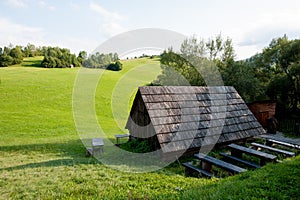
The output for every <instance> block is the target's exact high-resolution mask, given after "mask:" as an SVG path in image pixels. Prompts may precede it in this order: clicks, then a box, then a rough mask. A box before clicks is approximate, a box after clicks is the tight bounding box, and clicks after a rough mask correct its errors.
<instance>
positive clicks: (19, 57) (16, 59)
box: [9, 46, 23, 65]
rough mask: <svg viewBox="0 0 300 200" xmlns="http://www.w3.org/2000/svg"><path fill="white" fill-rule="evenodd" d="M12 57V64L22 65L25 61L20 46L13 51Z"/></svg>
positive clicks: (11, 52)
mask: <svg viewBox="0 0 300 200" xmlns="http://www.w3.org/2000/svg"><path fill="white" fill-rule="evenodd" d="M9 55H10V56H11V57H12V59H13V60H12V64H13V65H14V64H20V63H21V62H22V61H23V53H22V50H21V47H20V46H16V47H14V48H13V49H11V51H10V54H9Z"/></svg>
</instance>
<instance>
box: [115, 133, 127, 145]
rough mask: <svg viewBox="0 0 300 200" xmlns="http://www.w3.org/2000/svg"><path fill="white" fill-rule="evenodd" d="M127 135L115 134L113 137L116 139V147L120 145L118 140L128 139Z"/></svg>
mask: <svg viewBox="0 0 300 200" xmlns="http://www.w3.org/2000/svg"><path fill="white" fill-rule="evenodd" d="M129 136H130V135H129V134H115V137H116V139H117V144H116V145H117V146H118V145H120V144H121V143H120V139H121V138H129Z"/></svg>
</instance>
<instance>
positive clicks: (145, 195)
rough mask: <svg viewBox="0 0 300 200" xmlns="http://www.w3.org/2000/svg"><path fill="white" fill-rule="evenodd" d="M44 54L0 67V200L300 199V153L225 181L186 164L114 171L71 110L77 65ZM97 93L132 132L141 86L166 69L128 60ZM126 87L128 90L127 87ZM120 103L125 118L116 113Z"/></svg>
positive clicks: (117, 124) (114, 129) (105, 116)
mask: <svg viewBox="0 0 300 200" xmlns="http://www.w3.org/2000/svg"><path fill="white" fill-rule="evenodd" d="M41 59H42V58H41V57H35V58H26V59H25V60H24V62H23V63H22V64H21V65H15V66H11V67H6V68H0V100H1V103H0V111H1V114H0V199H264V198H265V199H297V198H298V197H299V196H300V194H299V186H300V185H299V183H300V168H299V166H300V158H299V156H298V157H296V158H294V159H287V160H285V161H283V163H279V164H275V165H274V164H273V165H267V166H266V167H263V168H262V169H260V170H256V171H250V172H246V173H244V174H242V175H238V176H234V177H229V178H225V179H222V180H217V179H213V180H208V179H198V178H192V177H185V176H184V173H183V169H182V168H181V167H179V166H180V165H176V163H175V164H173V165H174V166H175V168H176V170H173V169H172V166H171V167H167V168H166V169H162V170H159V171H156V172H151V173H145V174H134V173H125V172H120V171H116V170H113V169H110V168H108V167H106V166H104V165H102V164H101V163H99V162H98V161H97V160H95V159H93V158H90V157H85V147H84V146H83V144H82V142H81V140H80V139H79V136H78V133H77V131H76V128H75V123H74V120H73V113H72V93H73V86H74V82H75V80H76V76H77V73H78V71H79V69H78V68H74V69H69V68H68V69H45V68H40V67H39V64H40V62H41ZM122 63H123V70H122V71H119V72H113V71H105V72H103V74H102V77H101V79H100V81H99V84H98V87H97V90H96V94H95V108H96V113H97V117H98V121H99V123H100V124H101V126H102V128H103V130H105V133H106V134H107V135H108V136H109V137H110V138H111V139H112V141H114V138H113V134H115V133H122V132H126V130H125V129H124V125H125V123H126V119H127V115H128V111H129V108H130V104H131V102H132V100H133V97H134V90H133V89H134V88H135V89H136V87H137V85H145V84H147V83H149V82H150V81H151V80H153V79H154V78H155V77H156V76H157V75H158V74H159V73H160V68H159V61H158V60H157V59H149V58H142V59H135V60H125V61H122ZM124 86H126V87H124ZM112 108H113V111H114V110H117V111H118V112H117V113H118V115H117V116H115V117H113V112H112V111H111V110H112Z"/></svg>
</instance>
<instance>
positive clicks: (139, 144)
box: [120, 139, 154, 153]
mask: <svg viewBox="0 0 300 200" xmlns="http://www.w3.org/2000/svg"><path fill="white" fill-rule="evenodd" d="M120 147H121V148H122V149H124V150H126V151H130V152H134V153H147V152H151V151H153V150H154V149H152V148H151V144H150V143H149V142H148V140H141V139H136V140H131V141H128V142H126V143H123V144H121V146H120Z"/></svg>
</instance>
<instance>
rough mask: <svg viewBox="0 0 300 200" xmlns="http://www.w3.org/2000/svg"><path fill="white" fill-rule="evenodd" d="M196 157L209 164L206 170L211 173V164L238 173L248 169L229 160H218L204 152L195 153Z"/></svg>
mask: <svg viewBox="0 0 300 200" xmlns="http://www.w3.org/2000/svg"><path fill="white" fill-rule="evenodd" d="M194 157H195V158H196V159H198V160H201V161H202V163H203V162H204V164H206V165H208V166H207V167H206V169H204V170H206V171H208V172H210V173H211V166H212V165H214V166H216V167H219V168H222V169H224V170H226V171H228V172H230V173H232V174H238V173H241V172H245V171H247V170H246V169H244V168H241V167H238V166H236V165H233V164H231V163H227V162H225V161H222V160H218V159H216V158H214V157H211V156H208V155H205V154H203V153H198V154H194Z"/></svg>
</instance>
